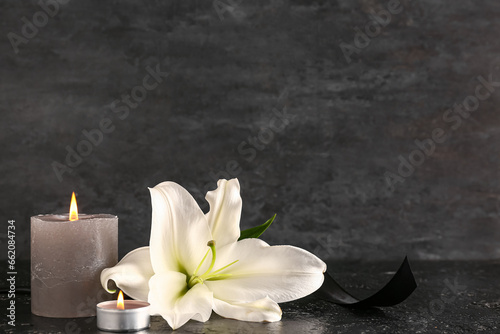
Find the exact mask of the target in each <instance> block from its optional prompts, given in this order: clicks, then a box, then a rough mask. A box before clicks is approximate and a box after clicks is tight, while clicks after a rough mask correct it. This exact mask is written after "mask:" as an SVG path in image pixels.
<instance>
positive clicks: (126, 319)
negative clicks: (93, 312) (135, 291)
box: [96, 291, 150, 332]
mask: <svg viewBox="0 0 500 334" xmlns="http://www.w3.org/2000/svg"><path fill="white" fill-rule="evenodd" d="M96 309H97V328H98V329H100V330H102V331H108V332H133V331H140V330H142V329H146V328H149V321H150V316H149V303H147V302H142V301H139V300H123V293H122V292H121V291H120V293H119V295H118V300H117V301H107V302H102V303H99V304H97V307H96Z"/></svg>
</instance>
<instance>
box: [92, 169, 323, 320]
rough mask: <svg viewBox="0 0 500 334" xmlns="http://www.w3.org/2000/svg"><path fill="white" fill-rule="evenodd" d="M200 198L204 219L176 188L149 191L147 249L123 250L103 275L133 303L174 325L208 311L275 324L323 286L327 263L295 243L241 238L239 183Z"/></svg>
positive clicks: (161, 186) (225, 183)
mask: <svg viewBox="0 0 500 334" xmlns="http://www.w3.org/2000/svg"><path fill="white" fill-rule="evenodd" d="M217 186H218V187H217V189H216V190H214V191H210V192H208V193H207V195H206V199H207V201H208V202H209V204H210V212H208V213H207V214H206V215H205V214H203V212H202V210H201V209H200V208H199V206H198V205H197V203H196V201H195V200H194V198H193V197H192V196H191V195H190V194H189V193H188V192H187V191H186V190H185V189H184V188H182V187H181V186H180V185H178V184H176V183H174V182H163V183H160V184H158V185H157V186H156V187H154V188H150V192H151V200H152V206H153V219H152V227H151V239H150V246H149V247H142V248H138V249H136V250H134V251H132V252H130V253H128V254H127V255H126V256H125V257H124V258H123V259H122V260H121V261H120V262H119V263H118V264H117V265H116V266H114V267H112V268H108V269H104V270H103V272H102V273H101V283H102V286H103V287H104V288H105V289H106V290H108V292H112V291H110V290H109V289H108V281H109V280H113V281H114V282H115V283H116V286H117V287H118V288H120V289H122V290H123V291H124V292H125V293H126V294H128V295H129V296H131V297H132V298H135V299H139V300H144V301H146V300H147V301H148V302H149V303H150V304H151V314H152V315H158V314H159V315H161V316H162V317H163V318H164V319H165V320H166V321H167V322H168V324H169V325H170V326H171V327H172V328H173V329H176V328H179V327H181V326H182V325H184V324H185V323H186V322H187V321H188V320H190V319H194V320H198V321H202V322H205V321H207V320H208V319H209V318H210V315H211V313H212V310H214V311H215V312H216V313H217V314H219V315H220V316H222V317H225V318H232V319H238V320H244V321H257V322H258V321H268V322H271V321H279V320H281V314H282V312H281V309H280V308H279V306H278V304H277V303H281V302H287V301H291V300H295V299H299V298H302V297H304V296H306V295H309V294H311V293H312V292H314V291H316V290H317V289H318V288H319V287H320V286H321V285H322V283H323V279H324V277H323V273H324V272H325V271H326V264H325V263H324V262H323V261H321V260H320V259H319V258H317V257H316V256H315V255H313V254H311V253H309V252H307V251H305V250H303V249H300V248H297V247H293V246H269V245H268V244H267V243H265V242H264V241H262V240H259V239H244V240H241V241H238V238H239V236H240V228H239V223H240V215H241V205H242V203H241V197H240V185H239V182H238V180H237V179H232V180H229V181H227V180H219V182H218V183H217Z"/></svg>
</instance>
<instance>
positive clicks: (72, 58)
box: [0, 0, 500, 260]
mask: <svg viewBox="0 0 500 334" xmlns="http://www.w3.org/2000/svg"><path fill="white" fill-rule="evenodd" d="M62 2H63V1H62ZM66 2H67V3H66V4H61V5H60V6H59V8H58V10H57V12H56V13H55V14H54V16H53V17H52V16H50V17H48V16H47V15H46V17H47V22H45V24H44V20H43V12H42V11H43V9H42V7H41V6H40V5H39V4H38V0H32V1H14V0H7V1H2V2H1V3H0V22H1V23H0V36H2V38H1V39H0V116H1V122H0V141H1V145H0V156H1V157H2V162H1V164H0V189H1V191H0V203H1V204H0V205H1V213H2V219H4V220H5V221H6V220H7V219H15V220H16V224H17V255H18V256H19V257H21V258H25V259H27V258H28V256H29V248H28V244H29V228H28V224H29V217H30V216H32V215H36V214H45V213H58V212H66V211H67V210H68V209H67V208H68V207H69V199H70V194H71V192H72V191H76V192H77V194H78V200H79V207H80V209H81V211H82V212H84V213H109V214H115V215H118V217H119V218H120V256H123V255H124V254H126V253H127V252H128V251H130V250H132V249H134V248H136V247H139V246H143V245H147V243H148V239H149V229H150V218H151V206H150V199H149V194H148V191H147V187H152V186H154V185H156V184H157V183H159V182H162V181H165V180H173V181H176V182H178V183H180V184H182V185H183V186H185V187H186V188H187V189H189V191H190V192H192V193H193V195H194V196H195V198H196V199H197V200H198V201H199V203H200V204H201V205H202V206H203V208H204V209H207V204H206V203H205V201H204V199H203V197H204V194H205V191H206V190H207V189H209V188H211V187H214V186H215V181H216V179H217V178H218V177H238V178H239V179H240V182H241V184H242V196H243V215H242V226H243V227H245V228H247V227H250V226H254V225H256V224H260V223H263V222H264V221H266V220H267V219H268V218H269V217H271V216H272V215H273V214H274V213H277V214H278V218H277V220H276V223H275V226H274V227H273V228H272V229H271V230H269V232H268V233H267V235H266V238H267V239H266V240H267V241H269V242H270V243H272V244H294V245H297V246H300V247H303V248H306V249H308V250H310V251H312V252H314V253H316V254H317V255H319V256H321V257H333V258H337V259H361V258H365V257H366V258H369V259H374V260H376V259H385V258H390V259H393V260H396V259H399V258H400V257H401V256H403V255H404V254H406V253H407V254H409V255H410V258H414V259H491V258H499V257H500V243H499V242H498V240H500V222H499V218H498V216H499V210H500V209H499V204H498V203H499V194H500V181H499V180H500V173H499V171H500V169H499V166H500V154H499V153H500V144H499V143H500V131H499V129H500V117H499V116H498V115H499V108H500V107H499V106H500V91H498V84H497V80H500V75H498V74H499V73H497V70H498V68H499V64H500V61H499V58H498V57H499V55H500V39H499V38H498V32H499V31H500V21H499V20H498V17H500V3H499V2H498V1H496V0H486V1H481V2H474V1H465V0H460V1H457V0H446V1H444V0H425V1H409V0H402V1H401V3H402V4H401V7H398V11H399V12H398V13H396V14H392V15H391V17H390V22H386V21H387V19H385V20H386V21H384V19H383V15H382V14H383V12H381V11H383V10H385V11H386V10H388V4H389V1H374V0H358V1H351V0H338V1H315V2H309V1H302V0H272V1H271V0H266V1H264V0H259V1H248V0H241V1H233V2H231V3H233V5H234V6H232V7H230V8H228V7H227V6H228V3H229V1H225V0H220V1H218V0H217V1H181V0H176V1H147V2H140V3H139V2H137V1H132V0H126V1H98V0H90V1H66ZM221 3H222V4H225V6H226V7H224V6H222V5H221ZM219 5H221V6H222V7H220V6H219ZM54 11H55V9H54V8H52V11H51V12H54ZM40 12H42V14H39V13H40ZM37 13H38V14H37ZM373 13H379V14H377V15H378V16H377V17H378V20H382V22H383V23H382V24H383V25H384V26H383V27H380V26H379V28H378V29H377V26H376V25H374V24H373V22H374V20H375V19H374V18H373V17H372V16H371V15H372V14H373ZM381 13H382V14H381ZM23 18H24V19H23ZM34 19H35V20H38V21H36V22H38V23H37V24H38V25H39V26H40V27H39V28H37V29H36V32H34V31H31V32H30V31H29V28H24V32H25V33H26V34H27V35H29V36H31V37H30V38H26V40H23V42H19V39H17V40H16V41H17V42H16V43H17V44H16V45H15V46H16V47H13V46H12V43H11V42H10V41H9V39H12V38H13V37H12V36H14V35H9V34H10V33H12V34H17V36H22V34H23V26H24V25H26V24H28V23H26V22H32V21H33V20H34ZM384 22H386V23H387V24H386V23H384ZM30 24H31V23H30ZM27 27H28V26H27ZM370 27H371V28H370ZM366 29H372V30H371V32H368V33H369V34H370V36H373V37H369V38H368V37H366V36H365V37H359V36H358V37H357V36H356V34H358V33H359V31H366ZM32 30H33V29H32ZM9 36H11V37H9ZM360 36H361V35H360ZM342 45H343V47H342ZM346 45H350V46H351V49H349V48H348V47H347V46H346ZM356 45H357V47H356ZM353 47H356V49H355V51H353V49H352V48H353ZM346 48H347V49H346ZM343 50H344V51H343ZM346 50H348V51H346ZM349 50H350V51H349ZM15 51H18V52H17V53H16V52H15ZM350 53H352V54H350ZM152 73H153V74H152ZM166 73H168V74H166ZM480 76H481V77H482V78H483V79H485V80H486V81H488V80H490V79H489V78H490V76H491V81H493V83H494V84H493V85H492V84H490V85H489V86H488V87H489V88H488V87H485V86H483V88H480V89H479V94H481V96H486V95H487V94H488V92H489V91H491V94H490V95H488V96H487V97H485V98H484V99H481V101H479V100H478V101H476V102H478V103H479V106H476V107H477V109H476V110H475V111H473V112H470V113H467V112H463V111H462V114H459V113H458V111H456V112H453V113H452V114H450V113H449V112H448V110H449V109H450V108H453V106H454V104H461V103H468V105H469V107H470V108H472V109H474V107H475V106H474V102H475V100H474V96H475V94H476V88H477V86H478V85H480V84H481V80H480V79H479V77H480ZM144 87H148V89H146V88H144ZM488 89H489V90H488ZM127 95H129V97H127ZM130 96H135V97H134V99H133V100H131V98H130ZM468 96H472V98H469V99H467V97H468ZM139 100H140V102H137V101H139ZM476 100H477V98H476ZM464 101H465V102H464ZM113 102H114V103H113ZM285 107H286V110H285V111H284V108H285ZM462 115H463V116H462ZM273 129H274V130H273ZM436 129H442V130H443V131H444V132H445V138H446V140H445V141H444V142H443V143H438V144H435V146H436V147H435V149H434V151H433V153H432V154H431V156H429V157H427V156H424V159H425V160H424V161H422V162H419V159H422V155H419V153H415V154H413V155H412V152H413V151H415V150H417V149H418V145H417V144H416V143H415V140H418V141H419V142H425V141H426V140H427V139H428V138H431V137H432V136H433V133H434V130H436ZM94 130H95V131H94ZM96 131H100V133H102V138H101V136H100V135H99V133H98V132H96ZM438 134H439V131H438ZM89 138H90V139H89ZM89 145H90V146H89ZM68 150H69V151H71V152H72V151H75V152H76V151H78V152H80V153H81V155H82V156H81V157H80V158H81V161H80V159H78V158H76V157H75V156H74V155H71V156H70V158H69V160H68V161H66V158H67V155H68V152H69V151H68ZM427 150H428V151H432V150H431V149H430V148H428V149H427ZM417 152H422V151H417ZM420 154H423V153H420ZM400 156H401V157H402V158H403V159H405V160H409V159H410V158H412V159H413V160H414V161H416V164H419V166H417V167H415V168H413V170H408V168H407V170H406V171H405V170H404V168H403V169H402V171H403V172H402V174H404V175H407V174H411V175H409V176H408V175H407V176H400V178H401V180H404V182H401V183H397V184H396V186H395V189H394V191H391V190H390V189H389V187H388V185H387V183H386V180H385V173H386V172H392V173H395V174H397V175H399V174H398V167H399V165H400V158H399V157H400ZM54 163H56V165H55V166H56V167H57V166H58V167H57V168H59V169H60V168H61V165H63V164H67V167H68V168H70V169H71V171H69V169H67V170H66V169H64V171H65V172H64V173H63V174H62V176H61V180H62V181H61V182H60V181H59V179H58V177H57V175H56V172H54ZM58 164H60V165H58ZM69 165H71V166H73V167H69ZM61 170H62V169H61ZM59 173H62V172H59ZM0 233H1V235H0V236H1V237H5V235H4V234H3V233H5V231H0ZM4 254H5V252H0V258H1V257H5V255H4Z"/></svg>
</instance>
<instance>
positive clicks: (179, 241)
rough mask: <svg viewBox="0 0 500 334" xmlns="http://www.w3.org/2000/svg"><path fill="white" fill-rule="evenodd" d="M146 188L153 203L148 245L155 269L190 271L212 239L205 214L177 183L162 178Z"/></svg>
mask: <svg viewBox="0 0 500 334" xmlns="http://www.w3.org/2000/svg"><path fill="white" fill-rule="evenodd" d="M149 191H150V192H151V202H152V205H153V217H152V223H151V238H150V241H149V245H150V247H151V263H152V265H153V269H154V271H155V273H157V274H158V273H162V272H166V271H178V272H181V273H188V274H192V273H193V272H194V270H195V269H196V267H197V265H198V264H199V263H200V261H201V259H202V258H203V256H204V255H205V253H206V251H207V242H208V241H210V240H212V239H213V238H212V235H211V233H210V229H209V227H208V223H207V220H206V218H205V215H204V214H203V212H202V211H201V209H200V207H199V206H198V204H197V203H196V201H195V200H194V198H193V197H192V196H191V195H190V194H189V192H188V191H187V190H186V189H184V188H183V187H181V186H180V185H178V184H177V183H174V182H163V183H160V184H158V185H157V186H156V187H154V188H149Z"/></svg>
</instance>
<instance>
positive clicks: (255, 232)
mask: <svg viewBox="0 0 500 334" xmlns="http://www.w3.org/2000/svg"><path fill="white" fill-rule="evenodd" d="M274 218H276V214H274V216H272V218H270V219H269V220H268V221H267V222H265V223H264V224H262V225H259V226H255V227H252V228H249V229H247V230H244V231H241V234H240V238H239V239H238V241H239V240H243V239H248V238H258V237H260V235H261V234H262V233H264V231H265V230H267V228H268V227H269V226H271V224H272V223H273V221H274Z"/></svg>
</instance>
